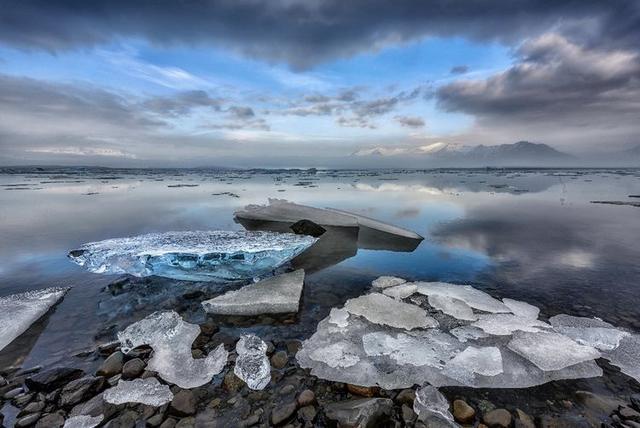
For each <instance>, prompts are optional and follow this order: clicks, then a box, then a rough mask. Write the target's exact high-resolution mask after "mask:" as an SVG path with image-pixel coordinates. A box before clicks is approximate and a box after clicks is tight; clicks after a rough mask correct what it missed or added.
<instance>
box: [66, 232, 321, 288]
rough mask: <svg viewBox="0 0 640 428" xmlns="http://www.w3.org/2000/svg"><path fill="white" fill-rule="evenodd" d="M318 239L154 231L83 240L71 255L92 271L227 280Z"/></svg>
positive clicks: (271, 264)
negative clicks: (144, 233) (114, 237)
mask: <svg viewBox="0 0 640 428" xmlns="http://www.w3.org/2000/svg"><path fill="white" fill-rule="evenodd" d="M316 240H317V239H316V238H313V237H311V236H306V235H295V234H293V233H276V232H262V231H196V232H192V231H187V232H166V233H150V234H147V235H140V236H133V237H128V238H116V239H107V240H104V241H99V242H91V243H88V244H84V245H82V246H81V247H80V248H79V249H77V250H73V251H71V252H69V258H70V259H71V260H72V261H74V262H75V263H77V264H79V265H80V266H84V267H85V268H87V269H88V270H89V271H91V272H94V273H104V274H124V273H126V274H130V275H133V276H138V277H144V276H151V275H157V276H164V277H167V278H173V279H181V280H190V281H227V280H240V279H249V278H255V277H259V276H262V275H265V274H267V273H269V272H271V271H273V270H274V269H275V268H277V267H278V266H280V265H282V264H283V263H285V262H287V261H289V260H291V259H292V258H294V257H295V256H297V255H298V254H300V253H302V252H303V251H304V250H306V249H307V248H309V247H310V246H311V245H312V244H313V243H315V242H316Z"/></svg>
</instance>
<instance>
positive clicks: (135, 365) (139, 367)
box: [122, 358, 147, 379]
mask: <svg viewBox="0 0 640 428" xmlns="http://www.w3.org/2000/svg"><path fill="white" fill-rule="evenodd" d="M146 366H147V365H146V364H145V362H144V361H142V360H141V359H140V358H134V359H133V360H129V361H127V362H126V363H124V366H122V378H123V379H135V378H137V377H138V376H140V375H141V374H142V372H144V369H145V367H146Z"/></svg>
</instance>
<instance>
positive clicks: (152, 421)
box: [147, 414, 164, 427]
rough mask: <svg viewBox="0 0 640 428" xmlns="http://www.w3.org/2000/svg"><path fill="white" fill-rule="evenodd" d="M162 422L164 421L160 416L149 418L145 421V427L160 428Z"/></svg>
mask: <svg viewBox="0 0 640 428" xmlns="http://www.w3.org/2000/svg"><path fill="white" fill-rule="evenodd" d="M163 420H164V416H163V415H162V414H158V415H155V416H151V417H150V418H149V419H147V425H149V426H152V427H157V426H160V424H162V421H163Z"/></svg>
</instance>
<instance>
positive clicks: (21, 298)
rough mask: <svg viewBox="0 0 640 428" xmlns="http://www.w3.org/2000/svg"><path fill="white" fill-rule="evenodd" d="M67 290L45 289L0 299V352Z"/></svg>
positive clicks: (67, 289)
mask: <svg viewBox="0 0 640 428" xmlns="http://www.w3.org/2000/svg"><path fill="white" fill-rule="evenodd" d="M69 290H70V289H69V288H58V287H52V288H45V289H42V290H34V291H27V292H25V293H20V294H12V295H10V296H5V297H0V351H1V350H2V349H4V348H5V347H6V346H7V345H8V344H10V343H11V342H12V341H13V340H14V339H15V338H17V337H18V336H20V335H21V334H22V333H24V332H25V331H26V330H27V329H28V328H29V327H30V326H31V324H33V323H34V322H36V321H37V320H38V319H39V318H41V317H42V316H43V315H44V314H45V313H47V312H48V311H49V309H51V307H52V306H54V305H55V304H56V303H57V302H58V301H59V300H60V299H62V297H64V295H65V294H66V293H67V291H69Z"/></svg>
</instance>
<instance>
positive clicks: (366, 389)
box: [347, 383, 380, 397]
mask: <svg viewBox="0 0 640 428" xmlns="http://www.w3.org/2000/svg"><path fill="white" fill-rule="evenodd" d="M347 391H349V392H350V393H352V394H354V395H359V396H361V397H373V396H376V395H378V394H379V393H380V388H377V387H375V386H360V385H352V384H350V383H348V384H347Z"/></svg>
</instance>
